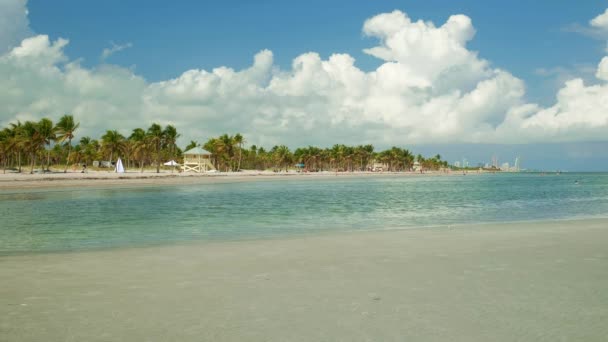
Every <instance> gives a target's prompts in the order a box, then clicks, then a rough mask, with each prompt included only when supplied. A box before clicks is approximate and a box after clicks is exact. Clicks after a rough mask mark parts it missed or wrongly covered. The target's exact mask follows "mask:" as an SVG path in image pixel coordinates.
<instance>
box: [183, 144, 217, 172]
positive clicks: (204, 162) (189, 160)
mask: <svg viewBox="0 0 608 342" xmlns="http://www.w3.org/2000/svg"><path fill="white" fill-rule="evenodd" d="M183 169H184V172H189V171H192V172H198V173H201V172H205V171H209V170H215V167H213V163H211V153H209V151H206V150H205V149H203V148H201V147H194V148H191V149H189V150H188V151H186V152H184V165H183Z"/></svg>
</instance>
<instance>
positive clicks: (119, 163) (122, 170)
mask: <svg viewBox="0 0 608 342" xmlns="http://www.w3.org/2000/svg"><path fill="white" fill-rule="evenodd" d="M116 172H118V173H125V168H124V167H123V166H122V160H121V159H120V158H118V161H117V162H116Z"/></svg>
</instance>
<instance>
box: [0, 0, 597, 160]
mask: <svg viewBox="0 0 608 342" xmlns="http://www.w3.org/2000/svg"><path fill="white" fill-rule="evenodd" d="M144 4H145V5H144ZM607 7H608V1H584V2H581V1H520V0H515V1H493V0H490V1H472V0H465V1H448V0H444V1H439V0H427V1H392V0H388V1H358V2H355V1H343V0H340V1H318V0H311V1H306V2H293V1H278V0H263V1H236V0H235V1H230V0H227V1H177V2H167V1H158V0H148V1H146V2H145V3H143V2H141V1H124V0H123V1H119V0H105V1H79V0H55V1H43V0H29V1H27V0H1V1H0V73H2V76H4V77H3V78H2V79H0V89H2V90H3V92H2V93H1V94H0V101H2V102H3V103H5V106H4V108H5V110H4V111H3V112H2V113H0V125H5V124H7V123H8V122H12V121H14V120H30V119H37V118H40V117H42V116H51V117H56V116H59V115H61V114H63V113H73V114H74V115H75V116H76V117H77V119H79V120H81V122H82V125H81V129H80V134H82V135H91V136H98V135H99V134H100V133H101V132H102V131H103V130H105V129H108V128H114V126H119V127H121V128H120V130H121V132H123V134H127V135H128V133H129V132H130V130H131V129H132V128H134V127H135V126H136V125H139V126H141V125H147V124H149V123H151V122H160V123H161V124H174V125H176V126H177V127H178V129H179V130H180V132H182V140H183V141H185V142H187V141H189V140H190V139H194V140H199V141H204V140H206V139H207V138H209V137H210V136H214V135H218V134H221V133H224V132H228V133H236V132H241V133H243V134H244V135H245V137H246V138H247V140H248V143H252V144H258V145H263V146H272V145H273V144H277V143H286V144H287V145H289V146H291V147H295V146H301V145H308V144H313V145H320V146H328V145H331V144H333V143H337V142H344V143H350V144H356V143H372V144H374V145H375V146H377V147H378V148H385V147H390V146H392V145H399V146H406V147H408V148H411V149H412V150H414V151H415V152H421V153H425V154H433V155H434V154H436V153H440V154H442V155H443V156H444V157H446V158H447V159H448V160H450V161H455V160H460V159H462V158H463V157H464V158H467V159H468V160H469V161H471V162H473V163H476V162H486V161H489V159H490V158H491V156H492V155H493V154H497V155H499V158H500V159H501V160H504V161H512V160H513V159H514V158H515V156H520V157H522V160H523V161H524V165H525V166H528V167H531V168H551V169H569V170H608V155H606V153H605V152H604V151H608V148H607V147H608V143H607V140H608V134H607V133H608V103H606V101H605V98H608V83H607V82H608V56H606V55H607V54H608V50H607V49H606V47H607V42H608V12H605V11H606V8H607ZM418 20H422V21H421V22H418ZM431 22H432V24H431ZM5 46H6V47H7V48H6V49H4V47H5ZM2 49H4V50H2ZM111 49H114V50H111ZM104 50H105V51H106V52H105V57H102V56H103V55H104ZM254 61H255V62H254ZM109 126H111V127H109Z"/></svg>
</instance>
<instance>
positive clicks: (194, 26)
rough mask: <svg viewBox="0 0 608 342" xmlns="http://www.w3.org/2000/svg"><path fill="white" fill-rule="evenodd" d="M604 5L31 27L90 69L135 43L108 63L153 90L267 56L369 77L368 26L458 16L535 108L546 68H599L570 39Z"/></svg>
mask: <svg viewBox="0 0 608 342" xmlns="http://www.w3.org/2000/svg"><path fill="white" fill-rule="evenodd" d="M607 5H608V2H606V1H548V0H539V1H522V0H514V1H497V0H488V1H474V0H465V1H453V0H425V1H393V0H388V1H347V0H335V1H319V0H310V1H301V2H295V1H281V0H261V1H246V0H238V1H236V0H226V1H187V0H184V1H177V2H167V1H161V0H148V1H146V2H145V6H142V3H141V2H140V1H121V0H105V1H99V2H93V1H79V0H56V1H43V0H30V2H29V5H28V7H29V11H30V13H29V16H30V22H31V27H32V28H33V29H34V31H36V32H44V33H47V34H49V35H50V36H51V37H55V38H57V37H66V38H69V39H70V42H71V43H70V45H69V46H68V47H67V49H66V52H67V54H68V55H69V56H70V57H72V58H83V59H84V61H83V63H84V64H85V65H88V66H93V65H95V64H98V63H99V56H100V54H101V51H102V50H103V49H104V48H107V47H109V46H110V42H114V43H115V44H119V45H120V44H125V43H131V44H133V47H132V48H130V49H127V50H124V51H122V52H121V53H117V54H116V55H114V56H112V57H111V59H109V62H112V63H115V64H119V65H122V66H125V67H134V68H135V70H136V71H137V73H138V74H140V75H142V76H144V77H145V78H146V79H148V80H150V81H158V80H163V79H167V78H173V77H177V76H179V75H180V74H181V73H182V72H183V71H184V70H188V69H196V68H201V69H207V70H209V69H212V68H214V67H217V66H223V65H225V66H229V67H232V68H235V69H241V68H244V67H247V66H248V65H250V64H251V58H252V55H254V54H255V53H256V52H258V51H260V50H262V49H270V50H272V51H273V52H274V56H275V63H276V64H278V65H280V66H281V67H283V68H288V67H289V66H290V65H291V62H292V60H293V59H294V58H295V57H297V56H298V55H300V54H302V53H304V52H308V51H316V52H318V53H320V54H321V56H322V57H325V58H326V57H328V56H329V55H330V54H332V53H336V52H339V53H348V54H350V55H352V56H353V57H355V58H356V59H357V65H358V66H359V67H360V68H362V69H364V70H370V69H372V68H374V67H377V66H378V65H379V63H380V61H378V60H377V59H375V58H373V57H370V56H368V55H365V54H364V53H362V50H363V49H364V48H367V47H370V46H371V45H373V44H374V42H373V39H371V38H368V37H364V36H363V35H362V33H361V28H362V24H363V22H364V21H365V19H367V18H369V17H371V16H373V15H375V14H378V13H383V12H390V11H392V10H394V9H399V10H402V11H405V12H407V13H408V14H409V16H410V17H411V18H413V19H423V20H430V21H433V22H435V23H442V22H444V21H445V20H446V19H447V18H448V17H449V16H450V15H452V14H457V13H461V14H465V15H467V16H469V17H471V18H472V20H473V24H474V26H475V28H476V30H477V33H476V35H475V38H474V39H473V40H472V41H471V42H470V43H469V45H468V46H469V48H470V49H471V50H475V51H478V52H479V53H480V56H481V57H482V58H484V59H487V60H489V61H491V62H492V63H493V65H494V66H495V67H498V68H504V69H507V70H509V71H510V72H511V73H513V74H514V75H515V76H517V77H520V78H522V79H524V80H526V82H527V84H528V89H529V92H528V97H529V98H530V100H531V101H534V102H541V103H543V104H549V103H550V102H551V101H553V98H554V96H555V90H556V88H557V86H558V84H556V83H555V82H554V80H553V79H552V78H551V77H548V76H546V75H545V76H542V75H538V74H537V73H536V72H535V71H536V70H537V69H540V68H545V69H551V68H558V67H561V68H566V69H575V68H576V67H577V66H583V65H588V66H591V67H592V68H594V67H595V65H596V64H597V61H598V60H599V59H600V58H601V57H602V56H603V55H604V51H603V49H604V43H602V42H598V41H597V40H594V39H592V38H590V37H586V36H583V35H580V34H578V33H574V32H570V31H569V30H568V28H569V27H571V26H572V25H574V24H582V25H584V24H585V23H586V22H587V21H588V20H589V19H590V18H593V17H594V16H596V15H597V14H598V13H601V12H602V11H603V10H604V9H605V8H606V6H607Z"/></svg>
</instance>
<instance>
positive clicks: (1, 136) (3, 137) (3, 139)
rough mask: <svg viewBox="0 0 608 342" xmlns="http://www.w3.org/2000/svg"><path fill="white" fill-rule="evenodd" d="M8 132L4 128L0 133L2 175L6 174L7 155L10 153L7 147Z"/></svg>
mask: <svg viewBox="0 0 608 342" xmlns="http://www.w3.org/2000/svg"><path fill="white" fill-rule="evenodd" d="M9 134H10V130H9V129H8V128H5V129H3V130H1V131H0V157H2V162H3V163H2V173H6V165H7V164H8V155H9V151H10V145H9Z"/></svg>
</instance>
